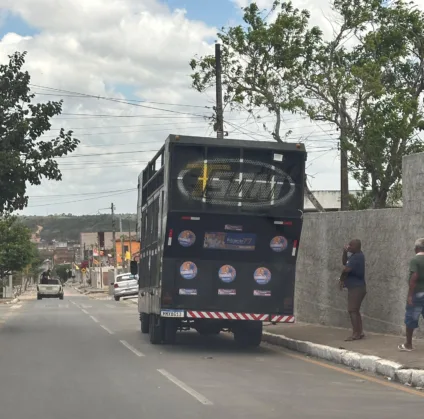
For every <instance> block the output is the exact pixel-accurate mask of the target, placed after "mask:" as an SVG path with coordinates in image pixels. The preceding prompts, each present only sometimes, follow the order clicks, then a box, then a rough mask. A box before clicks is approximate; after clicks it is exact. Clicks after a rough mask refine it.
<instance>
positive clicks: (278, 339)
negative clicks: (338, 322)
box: [262, 332, 424, 390]
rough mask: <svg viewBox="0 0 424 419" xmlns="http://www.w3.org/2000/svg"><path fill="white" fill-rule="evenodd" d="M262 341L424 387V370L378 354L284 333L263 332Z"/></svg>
mask: <svg viewBox="0 0 424 419" xmlns="http://www.w3.org/2000/svg"><path fill="white" fill-rule="evenodd" d="M262 341H263V342H267V343H270V344H272V345H277V346H282V347H284V348H287V349H290V350H292V351H297V352H301V353H304V354H306V355H310V356H313V357H315V358H320V359H324V360H326V361H330V362H333V363H335V364H342V365H346V366H347V367H350V368H352V369H358V370H362V371H368V372H371V373H373V374H378V375H382V376H384V377H386V378H387V379H389V380H392V381H395V382H398V383H401V384H403V385H406V386H412V387H416V388H417V389H418V390H422V389H424V370H417V369H409V368H405V367H404V366H403V365H401V364H398V363H397V362H393V361H389V360H387V359H382V358H379V357H378V356H372V355H363V354H360V353H357V352H352V351H348V350H347V349H337V348H333V347H331V346H326V345H319V344H317V343H312V342H307V341H303V340H296V339H291V338H288V337H286V336H284V335H276V334H274V333H269V332H263V335H262Z"/></svg>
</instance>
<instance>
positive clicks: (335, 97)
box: [190, 0, 424, 208]
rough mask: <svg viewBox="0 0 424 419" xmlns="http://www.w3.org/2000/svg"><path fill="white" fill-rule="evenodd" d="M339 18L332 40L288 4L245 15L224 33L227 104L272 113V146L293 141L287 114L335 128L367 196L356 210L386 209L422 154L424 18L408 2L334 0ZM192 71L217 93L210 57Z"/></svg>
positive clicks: (197, 84)
mask: <svg viewBox="0 0 424 419" xmlns="http://www.w3.org/2000/svg"><path fill="white" fill-rule="evenodd" d="M333 11H334V14H335V15H336V18H335V19H333V18H332V17H328V19H329V20H331V22H332V26H333V29H334V34H333V37H332V39H330V40H326V39H325V38H324V36H323V33H322V30H321V28H319V27H316V26H315V27H311V26H310V17H311V16H310V12H309V11H308V10H299V9H296V8H294V7H293V4H292V3H291V2H280V1H275V2H274V5H273V8H272V10H271V11H269V12H264V11H262V10H260V9H259V7H258V5H257V4H255V3H252V4H250V5H249V6H248V7H246V8H244V24H243V25H238V26H234V27H230V28H223V29H222V30H221V32H220V33H218V38H219V40H220V43H221V44H222V76H223V80H222V82H223V88H224V100H225V105H227V106H229V107H230V108H235V109H243V110H247V111H248V112H249V113H250V114H251V117H252V118H256V117H255V114H256V113H257V111H258V110H259V109H263V110H264V111H268V112H269V113H271V114H273V115H274V116H275V121H276V122H275V124H274V126H273V128H272V130H269V129H268V127H267V126H266V124H265V123H263V126H264V129H265V131H267V132H268V133H269V135H270V138H273V139H275V140H276V141H284V140H290V135H291V133H292V132H291V131H288V132H286V133H283V134H282V133H281V131H282V130H283V129H284V118H283V115H284V114H283V112H291V113H295V114H299V115H301V116H304V117H308V118H309V119H311V120H312V121H324V122H327V123H331V124H332V125H333V126H334V127H335V128H337V130H339V132H340V147H341V152H342V153H346V155H347V159H348V163H349V170H350V173H351V174H352V175H353V177H354V178H355V180H356V181H357V182H358V184H359V185H360V187H361V188H362V190H363V202H357V203H356V206H357V207H363V206H364V205H365V206H368V207H369V206H371V207H373V208H383V207H386V206H387V205H390V201H391V200H392V201H393V200H396V199H397V198H398V195H399V190H400V189H399V184H400V183H401V178H402V157H403V156H404V155H408V154H412V153H416V152H419V151H423V150H424V145H423V143H422V141H421V140H420V138H419V137H418V133H419V131H420V130H421V129H423V128H424V120H423V119H424V114H423V105H422V100H420V98H421V95H422V93H423V92H424V71H423V69H424V47H423V45H424V13H423V12H422V11H421V10H420V9H419V8H417V7H416V6H415V5H414V4H413V3H412V2H406V1H403V0H396V1H393V2H382V1H381V0H371V1H370V0H355V1H352V0H333ZM270 16H272V19H270ZM190 65H191V68H192V70H193V74H192V81H193V88H194V89H196V90H197V91H199V92H204V91H205V90H207V89H208V88H210V87H211V86H212V85H214V83H215V57H214V56H206V57H195V58H194V59H193V60H192V61H191V62H190ZM258 122H261V121H258ZM227 123H228V125H230V126H231V125H232V124H231V122H229V121H228V122H227ZM391 194H392V195H393V196H391Z"/></svg>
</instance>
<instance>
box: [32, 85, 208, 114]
mask: <svg viewBox="0 0 424 419" xmlns="http://www.w3.org/2000/svg"><path fill="white" fill-rule="evenodd" d="M32 86H35V85H32ZM43 89H47V88H46V87H44V88H43ZM32 93H34V94H36V95H39V96H56V97H72V98H80V99H84V98H87V99H99V98H98V97H97V96H95V95H88V94H87V95H85V94H66V93H62V94H60V93H44V92H32ZM107 99H117V98H113V97H108V98H107ZM118 100H125V101H128V102H134V103H153V104H155V105H167V106H181V107H188V108H201V109H212V106H206V105H186V104H183V103H168V102H155V101H152V100H138V99H118Z"/></svg>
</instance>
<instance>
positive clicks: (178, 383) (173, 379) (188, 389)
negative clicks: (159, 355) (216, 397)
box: [158, 369, 213, 406]
mask: <svg viewBox="0 0 424 419" xmlns="http://www.w3.org/2000/svg"><path fill="white" fill-rule="evenodd" d="M158 372H159V373H161V374H162V375H163V376H164V377H166V378H167V379H168V380H169V381H171V382H172V383H174V384H175V385H176V386H178V387H179V388H181V389H182V390H184V391H185V392H187V393H188V394H190V396H192V397H194V398H195V399H196V400H197V401H199V402H200V403H202V404H205V405H209V406H210V405H213V403H212V402H211V401H210V400H208V399H207V398H206V397H205V396H203V395H202V394H200V393H198V392H197V391H196V390H194V389H192V388H191V387H190V386H188V385H187V384H185V383H183V382H182V381H181V380H179V379H178V378H177V377H174V376H173V375H172V374H170V373H169V372H168V371H166V370H163V369H160V370H158Z"/></svg>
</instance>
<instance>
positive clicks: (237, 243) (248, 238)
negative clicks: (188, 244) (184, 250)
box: [203, 232, 256, 251]
mask: <svg viewBox="0 0 424 419" xmlns="http://www.w3.org/2000/svg"><path fill="white" fill-rule="evenodd" d="M255 244H256V234H252V233H224V232H206V233H205V238H204V241H203V248H204V249H220V250H241V251H246V250H247V251H252V250H255Z"/></svg>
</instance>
